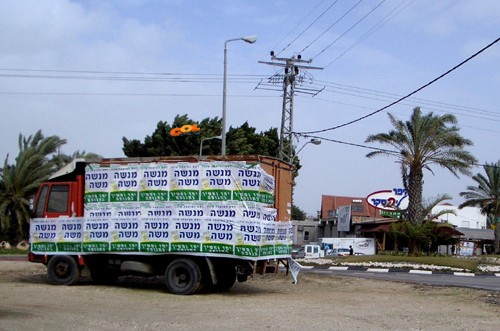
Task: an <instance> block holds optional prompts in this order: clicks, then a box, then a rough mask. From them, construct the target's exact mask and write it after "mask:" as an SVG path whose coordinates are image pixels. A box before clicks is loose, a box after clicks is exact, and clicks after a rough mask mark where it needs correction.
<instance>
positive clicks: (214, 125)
mask: <svg viewBox="0 0 500 331" xmlns="http://www.w3.org/2000/svg"><path fill="white" fill-rule="evenodd" d="M186 124H189V125H193V124H196V125H197V127H198V128H200V131H198V132H196V133H188V134H182V135H180V136H174V137H173V136H172V135H171V134H170V131H171V130H172V129H173V128H180V127H182V126H184V125H186ZM221 125H222V123H221V120H220V119H218V118H217V117H215V118H213V119H211V118H205V119H203V120H202V121H201V122H196V121H194V120H192V119H190V118H188V116H187V115H182V116H181V115H177V116H175V118H174V121H173V123H172V125H170V124H169V123H168V122H166V121H160V122H158V124H157V126H156V130H155V131H154V132H153V134H152V135H151V136H146V138H145V139H144V142H143V143H142V142H140V141H139V140H137V139H132V140H129V139H127V138H125V137H123V152H124V153H125V155H126V156H129V157H134V156H142V157H144V156H188V155H198V154H199V151H200V143H201V140H202V139H204V138H210V137H216V136H220V134H221V130H222V126H221ZM226 135H227V136H226V138H227V139H226V140H227V144H226V153H227V154H228V155H231V154H238V155H255V154H257V155H267V156H273V157H276V156H278V148H279V138H278V130H277V129H276V128H271V129H269V130H268V131H265V132H262V133H256V129H255V128H253V127H251V126H250V125H249V124H248V122H245V123H243V125H241V126H240V127H237V128H233V127H230V128H229V130H228V131H227V133H226ZM202 148H203V150H202V153H203V155H218V154H221V142H220V140H218V139H210V140H205V141H204V142H203V146H202Z"/></svg>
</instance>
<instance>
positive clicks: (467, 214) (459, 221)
mask: <svg viewBox="0 0 500 331" xmlns="http://www.w3.org/2000/svg"><path fill="white" fill-rule="evenodd" d="M446 209H450V210H453V211H454V212H455V213H456V215H454V214H445V215H441V216H439V217H438V218H437V219H436V221H437V222H447V223H450V224H453V225H455V226H457V227H460V228H469V229H486V215H483V214H481V210H480V209H479V208H478V207H464V208H462V209H458V207H457V206H453V205H450V204H442V205H438V206H436V207H434V208H433V209H432V212H433V213H437V212H440V211H442V210H446Z"/></svg>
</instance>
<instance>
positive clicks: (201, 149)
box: [200, 136, 222, 160]
mask: <svg viewBox="0 0 500 331" xmlns="http://www.w3.org/2000/svg"><path fill="white" fill-rule="evenodd" d="M210 139H222V137H221V136H213V137H208V138H203V139H201V141H200V160H201V155H202V153H203V142H204V141H205V140H210Z"/></svg>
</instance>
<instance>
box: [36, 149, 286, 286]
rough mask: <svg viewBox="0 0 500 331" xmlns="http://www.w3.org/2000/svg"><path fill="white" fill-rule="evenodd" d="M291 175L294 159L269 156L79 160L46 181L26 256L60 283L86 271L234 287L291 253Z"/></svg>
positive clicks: (99, 277) (97, 277)
mask: <svg viewBox="0 0 500 331" xmlns="http://www.w3.org/2000/svg"><path fill="white" fill-rule="evenodd" d="M292 182H293V180H292V166H291V165H290V164H288V163H285V162H283V161H280V160H277V159H274V158H271V157H264V156H223V157H222V156H220V157H217V156H211V157H206V158H204V159H203V160H200V159H199V158H196V157H151V158H117V159H102V160H99V161H97V162H87V161H85V160H82V159H77V160H75V161H74V162H73V163H71V164H69V165H67V166H66V167H65V168H63V169H61V170H59V171H58V172H57V173H55V174H54V175H53V176H52V177H51V178H50V179H49V180H48V181H47V182H44V183H42V184H41V185H40V188H39V190H38V193H37V194H36V197H35V201H34V211H33V218H32V219H31V223H30V252H29V255H28V257H29V260H30V261H31V262H37V263H43V264H45V265H46V266H47V274H48V277H49V279H50V280H51V281H52V282H53V283H55V284H60V285H71V284H74V283H76V282H77V281H78V280H79V278H80V276H81V274H82V271H83V270H84V269H85V270H88V271H89V273H90V275H91V277H92V279H93V280H94V281H97V282H110V281H113V280H115V279H116V278H118V276H120V275H123V274H136V275H145V276H151V275H165V284H166V287H167V288H168V290H169V291H170V292H172V293H175V294H193V293H196V292H199V291H200V290H201V289H202V288H210V289H214V290H227V289H229V288H231V287H232V286H233V284H234V283H235V280H236V279H237V280H238V281H240V282H242V281H245V280H246V279H247V277H249V276H252V275H253V274H255V273H263V272H266V271H267V269H271V268H267V267H266V266H268V261H270V260H273V261H276V260H278V261H280V260H281V261H286V260H287V258H289V257H290V256H291V249H292V235H293V231H292V226H291V222H290V218H291V215H290V210H291V198H292V187H291V183H292ZM275 270H277V268H275Z"/></svg>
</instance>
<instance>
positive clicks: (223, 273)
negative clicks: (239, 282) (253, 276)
mask: <svg viewBox="0 0 500 331" xmlns="http://www.w3.org/2000/svg"><path fill="white" fill-rule="evenodd" d="M215 270H216V276H217V284H215V285H213V288H214V290H215V291H221V292H223V291H227V290H229V289H230V288H231V287H233V285H234V283H235V282H236V267H235V266H234V265H219V266H217V267H216V269H215Z"/></svg>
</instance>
